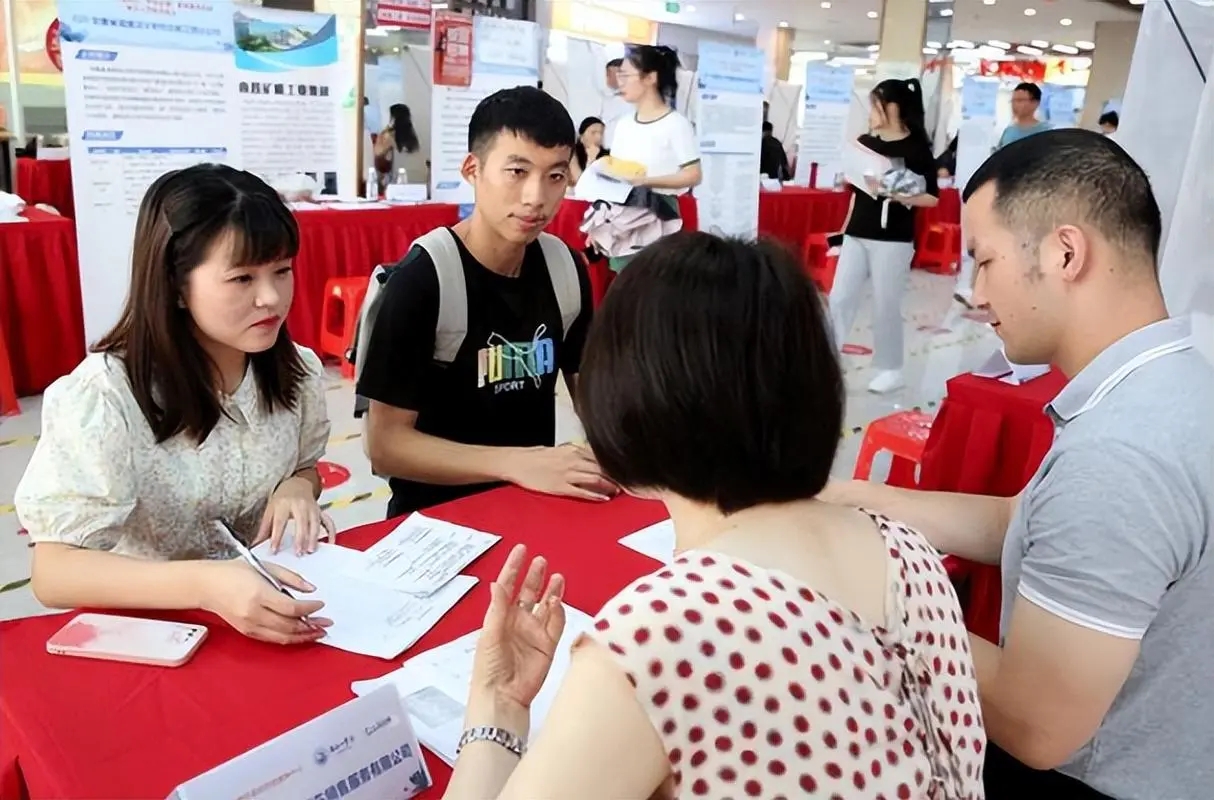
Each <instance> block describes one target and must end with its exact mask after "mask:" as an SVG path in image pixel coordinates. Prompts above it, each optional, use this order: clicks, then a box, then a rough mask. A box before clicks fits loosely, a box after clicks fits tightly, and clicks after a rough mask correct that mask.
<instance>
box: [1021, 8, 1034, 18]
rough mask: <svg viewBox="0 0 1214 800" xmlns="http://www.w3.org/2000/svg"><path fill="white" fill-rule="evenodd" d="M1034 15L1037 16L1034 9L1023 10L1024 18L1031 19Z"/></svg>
mask: <svg viewBox="0 0 1214 800" xmlns="http://www.w3.org/2000/svg"><path fill="white" fill-rule="evenodd" d="M1036 14H1037V9H1035V8H1026V9H1024V16H1026V17H1032V16H1035V15H1036Z"/></svg>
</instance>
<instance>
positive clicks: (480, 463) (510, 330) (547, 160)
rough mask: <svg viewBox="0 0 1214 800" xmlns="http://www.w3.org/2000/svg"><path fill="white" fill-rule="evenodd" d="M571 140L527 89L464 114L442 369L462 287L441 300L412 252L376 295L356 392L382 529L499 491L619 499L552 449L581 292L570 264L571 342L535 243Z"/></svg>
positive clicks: (580, 275)
mask: <svg viewBox="0 0 1214 800" xmlns="http://www.w3.org/2000/svg"><path fill="white" fill-rule="evenodd" d="M575 137H576V134H575V131H574V127H573V121H572V120H571V119H570V117H569V113H568V112H567V111H566V110H565V107H564V106H563V105H561V103H560V102H559V101H558V100H556V99H554V98H553V97H552V96H550V95H548V94H546V93H544V92H542V91H540V90H539V89H537V88H535V87H528V86H520V87H518V88H515V89H507V90H503V91H500V92H497V93H495V94H493V95H491V96H489V97H487V98H486V99H485V100H483V101H481V103H480V105H478V106H477V108H476V111H475V112H474V113H473V115H472V120H471V122H470V123H469V126H468V149H469V153H468V155H467V157H466V158H465V160H464V164H463V169H462V174H463V176H464V178H465V180H467V181H468V182H469V183H470V184H472V186H473V188H474V189H475V191H476V205H475V208H474V210H473V212H472V215H471V216H470V217H468V218H467V219H465V220H463V221H461V222H460V223H458V224H457V225H455V227H453V228H451V229H450V230H451V232H452V233H453V234H454V245H455V247H456V248H458V256H459V259H460V261H462V267H463V283H464V285H465V286H466V295H467V298H466V303H467V309H466V311H467V318H466V322H467V324H466V330H463V331H462V332H463V339H462V343H461V344H459V345H458V349H457V350H455V349H454V348H451V349H452V350H454V352H453V354H452V357H451V358H449V359H445V360H440V359H439V358H437V357H436V354H437V352H438V350H441V349H442V348H441V344H442V343H441V342H440V343H439V344H440V347H439V348H438V350H436V330H437V328H438V326H439V325H440V323H439V319H440V305H441V304H446V303H450V302H451V298H450V297H445V296H442V294H441V293H443V292H451V291H452V289H451V285H452V284H458V283H459V281H458V280H456V281H450V280H449V273H447V272H443V273H442V274H443V275H447V276H448V280H447V281H446V282H445V283H444V284H443V288H442V289H441V291H440V269H439V268H436V265H435V262H434V258H433V257H432V256H431V254H430V252H428V251H427V250H426V249H424V248H422V247H419V246H414V247H413V249H412V250H411V251H410V252H409V253H408V255H406V257H405V259H404V260H403V261H402V262H401V264H400V265H399V266H398V268H397V269H396V270H395V271H394V272H393V273H392V274H391V276H390V277H389V279H388V281H387V283H386V284H385V285H384V287H383V289H382V291H383V303H382V305H381V306H380V308H379V313H378V316H377V318H376V320H375V324H374V327H373V330H372V333H371V337H370V342H369V345H368V348H367V351H366V356H365V360H363V362H362V369H361V374H360V376H359V381H358V388H357V392H358V394H359V395H360V396H362V397H365V398H367V399H369V400H370V401H371V402H370V409H369V415H368V419H367V431H366V447H367V453H368V455H369V457H370V459H371V464H372V467H373V469H374V470H375V472H376V473H377V474H380V475H387V476H391V477H390V485H391V486H392V500H391V502H390V503H389V505H388V515H389V516H396V515H399V514H405V513H408V512H410V511H414V510H417V509H420V508H426V507H428V506H432V505H435V504H438V503H443V502H446V501H449V500H453V499H456V498H458V497H463V496H465V495H468V494H472V493H474V492H477V491H481V490H483V489H486V488H489V487H490V486H493V485H495V484H500V483H513V484H517V485H519V486H522V487H524V488H527V489H532V490H535V491H539V492H544V493H548V494H559V495H569V496H572V497H580V498H585V499H605V498H606V497H608V496H610V495H611V494H613V493H614V491H615V489H614V487H613V486H612V485H611V484H610V483H609V482H608V481H606V480H605V479H604V478H603V477H602V475H601V473H600V472H599V469H598V465H597V464H596V463H595V461H594V459H593V457H592V456H591V455H590V452H589V450H588V449H586V448H584V447H580V446H575V445H565V446H561V447H554V446H553V445H554V440H555V435H556V434H555V428H556V411H555V395H556V380H557V371H558V369H559V371H560V372H561V373H563V374H564V376H565V380H566V382H567V384H568V385H569V389H570V392H571V393H572V392H575V391H576V380H575V379H576V376H577V372H578V367H579V366H580V363H581V356H582V344H583V342H584V341H585V338H586V331H587V328H588V327H589V324H590V317H591V313H592V311H591V294H590V281H589V278H588V276H587V274H586V270H585V266H584V264H583V262H582V260H581V257H580V256H578V255H576V254H572V253H571V254H570V255H571V257H572V258H573V259H574V265H575V269H576V284H577V285H576V287H574V286H573V282H572V279H570V283H569V284H568V285H566V286H564V287H563V288H564V289H565V290H566V291H567V292H571V293H573V295H574V298H575V299H576V298H577V297H578V295H580V311H578V312H577V316H576V318H575V319H573V321H572V323H571V324H570V325H568V329H566V325H565V323H564V320H563V318H562V311H563V307H562V304H561V301H560V300H558V291H559V289H558V287H557V286H555V285H554V281H555V280H556V278H555V274H553V275H550V272H549V264H548V262H547V261H546V259H545V254H544V252H543V249H542V248H541V243H540V242H538V241H537V239H538V238H539V236H540V233H541V232H542V231H543V229H544V226H545V225H546V224H547V223H548V221H549V220H551V219H552V217H553V215H554V214H555V213H556V211H557V208H558V207H559V206H560V203H561V201H562V199H563V198H564V196H565V188H566V186H567V183H568V175H569V160H570V158H571V156H572V152H573V144H574V141H575ZM563 249H565V250H567V249H568V248H563ZM452 253H453V254H454V251H452ZM563 256H564V253H563V252H562V253H561V257H562V258H563ZM440 297H441V300H440ZM462 300H463V298H462V297H459V298H457V299H456V301H457V302H461V301H462ZM575 307H576V306H575ZM460 311H461V314H460V316H462V311H463V309H461V310H460ZM464 327H465V326H462V325H461V328H464ZM443 335H446V334H445V333H444V334H443Z"/></svg>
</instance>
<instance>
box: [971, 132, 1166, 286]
mask: <svg viewBox="0 0 1214 800" xmlns="http://www.w3.org/2000/svg"><path fill="white" fill-rule="evenodd" d="M988 183H993V184H994V186H995V203H994V207H995V211H996V213H997V214H999V216H1000V218H1001V219H1002V220H1003V221H1004V222H1005V223H1006V224H1007V225H1008V226H1009V227H1011V228H1013V229H1017V230H1019V231H1021V232H1022V233H1023V234H1024V236H1025V237H1026V238H1035V237H1036V236H1038V235H1044V234H1045V233H1046V231H1047V229H1049V228H1052V227H1055V226H1057V225H1063V224H1072V225H1077V224H1084V225H1086V226H1088V227H1091V228H1094V229H1095V230H1097V231H1099V232H1100V234H1101V235H1102V236H1104V237H1105V238H1106V239H1108V240H1109V241H1110V242H1113V243H1115V244H1117V245H1119V246H1120V247H1122V248H1123V249H1127V250H1138V251H1140V252H1141V253H1143V254H1146V255H1149V256H1150V260H1151V264H1152V265H1154V264H1155V259H1156V257H1157V255H1158V253H1159V241H1160V238H1161V237H1162V236H1163V223H1162V220H1161V217H1160V213H1159V203H1157V202H1156V200H1155V193H1154V192H1153V191H1151V181H1150V179H1149V178H1148V177H1147V174H1146V172H1145V171H1144V170H1143V169H1142V167H1140V166H1139V165H1138V162H1136V161H1134V159H1133V158H1131V157H1130V154H1129V153H1127V152H1126V151H1125V150H1124V149H1122V147H1121V145H1119V144H1117V143H1116V142H1115V141H1113V139H1112V138H1111V137H1108V136H1105V135H1103V134H1101V133H1098V132H1096V131H1088V130H1082V129H1080V128H1060V129H1058V130H1052V131H1044V132H1042V133H1038V134H1034V135H1033V136H1027V137H1025V138H1023V139H1019V140H1017V141H1015V142H1012V143H1011V144H1009V145H1008V146H1006V147H1003V148H1001V149H999V150H997V151H995V153H994V154H993V155H992V156H991V157H990V158H988V159H987V160H986V161H985V162H984V163H983V164H982V166H980V167H979V168H978V170H977V172H975V173H974V176H973V177H972V178H970V180H969V183H967V184H966V186H965V192H964V193H963V195H962V197H963V199H964V200H965V201H967V202H968V201H969V199H970V198H971V197H972V196H973V195H974V193H975V192H977V191H978V190H979V189H981V188H982V187H983V186H986V185H987V184H988Z"/></svg>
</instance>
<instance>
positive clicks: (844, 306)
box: [830, 236, 915, 370]
mask: <svg viewBox="0 0 1214 800" xmlns="http://www.w3.org/2000/svg"><path fill="white" fill-rule="evenodd" d="M914 254H915V246H914V244H912V243H911V242H878V241H876V240H873V239H860V238H857V237H855V236H845V237H843V247H842V249H841V251H840V253H839V264H838V266H837V267H836V268H835V282H834V285H833V286H832V287H831V290H830V321H831V324H832V325H833V327H834V334H835V346H836V347H839V348H842V347H843V345H844V344H846V343H847V337H848V336H849V335H850V334H851V328H852V325H853V324H854V323H855V321H856V312H857V311H858V310H859V307H860V298H861V297H862V296H863V294H864V285H865V284H866V283H867V282H868V280H869V278H872V282H873V367H874V368H876V369H878V370H894V369H902V358H903V352H902V349H903V346H902V296H903V295H904V294H906V277H907V275H908V274H909V273H910V266H911V259H912V258H913V257H914Z"/></svg>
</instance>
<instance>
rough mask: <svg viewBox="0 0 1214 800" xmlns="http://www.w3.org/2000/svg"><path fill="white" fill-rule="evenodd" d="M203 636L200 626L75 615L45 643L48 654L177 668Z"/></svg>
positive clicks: (188, 657)
mask: <svg viewBox="0 0 1214 800" xmlns="http://www.w3.org/2000/svg"><path fill="white" fill-rule="evenodd" d="M206 638H207V629H206V628H205V627H204V626H202V625H186V624H185V623H181V622H166V621H164V620H158V619H141V618H139V617H119V616H115V615H111V614H79V615H77V616H76V617H75V618H74V619H73V620H72V621H71V622H69V623H68V624H66V625H64V626H63V627H62V628H60V629H59V630H58V632H56V633H55V635H54V636H52V637H51V638H50V639H48V640H47V642H46V651H47V652H48V653H51V654H52V655H59V656H76V657H78V658H97V659H101V660H103V661H125V662H128V663H131V664H151V665H154V666H160V667H179V666H181V665H182V664H184V663H186V662H187V661H189V660H190V658H191V656H193V655H194V652H195V651H196V650H197V649H198V646H199V645H200V644H202V642H203V640H204V639H206Z"/></svg>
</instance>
